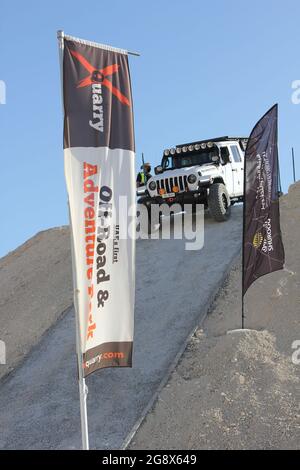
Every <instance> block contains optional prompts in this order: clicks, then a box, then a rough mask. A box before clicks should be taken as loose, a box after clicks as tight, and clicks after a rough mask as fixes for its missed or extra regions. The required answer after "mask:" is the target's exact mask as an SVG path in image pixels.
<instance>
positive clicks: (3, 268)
mask: <svg viewBox="0 0 300 470" xmlns="http://www.w3.org/2000/svg"><path fill="white" fill-rule="evenodd" d="M69 237H70V234H69V229H68V227H61V228H57V229H52V230H46V231H45V232H40V233H38V234H37V235H36V236H35V237H33V238H31V239H30V240H28V241H27V242H26V243H24V244H23V245H22V246H20V247H19V248H17V249H16V250H15V251H12V252H11V253H9V254H8V255H7V256H5V257H4V258H1V259H0V339H1V340H2V341H4V342H5V344H6V357H7V358H9V360H7V365H1V367H0V378H1V377H3V376H5V375H6V374H7V373H9V372H11V371H12V370H13V369H15V368H16V366H17V365H18V364H20V363H21V362H22V360H23V359H24V357H26V356H27V354H28V353H29V351H30V350H31V348H32V347H33V346H34V345H35V344H37V343H38V342H39V341H40V339H41V337H42V335H43V334H44V333H45V332H46V331H47V330H48V329H49V328H50V327H51V326H52V325H53V324H54V323H55V322H56V321H57V319H58V318H60V317H61V316H62V315H63V312H65V311H66V309H68V307H70V306H71V305H72V303H73V288H72V269H71V255H70V241H69Z"/></svg>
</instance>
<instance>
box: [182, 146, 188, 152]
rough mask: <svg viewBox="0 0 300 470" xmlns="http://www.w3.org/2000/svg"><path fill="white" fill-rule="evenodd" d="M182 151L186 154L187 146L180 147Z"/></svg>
mask: <svg viewBox="0 0 300 470" xmlns="http://www.w3.org/2000/svg"><path fill="white" fill-rule="evenodd" d="M182 151H183V152H184V153H185V152H187V146H186V145H184V146H183V147H182Z"/></svg>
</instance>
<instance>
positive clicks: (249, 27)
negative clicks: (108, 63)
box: [0, 0, 300, 256]
mask: <svg viewBox="0 0 300 470" xmlns="http://www.w3.org/2000/svg"><path fill="white" fill-rule="evenodd" d="M299 18H300V2H299V0H285V1H277V0H276V1H274V0H260V1H258V0H251V1H237V0H226V1H225V0H222V1H221V0H209V1H200V0H190V1H189V0H186V1H185V2H184V1H183V0H181V1H178V0H172V1H171V0H168V1H167V0H160V1H157V0H152V1H148V2H145V1H141V0H139V1H137V0H132V1H130V0H127V1H121V0H114V1H113V2H110V1H107V0H106V1H100V0H97V1H92V2H84V1H82V0H81V1H77V0H73V1H69V0H64V1H60V2H56V1H51V2H50V1H33V0H32V1H30V0H28V1H26V2H24V1H11V0H10V1H6V0H2V2H1V9H0V60H1V62H0V80H4V81H5V82H6V86H7V104H6V105H0V136H1V138H0V152H1V198H0V210H1V218H2V223H1V232H0V242H1V243H0V256H2V255H4V254H6V253H7V252H8V251H9V250H12V249H14V248H15V247H17V246H18V245H19V244H20V243H22V242H24V241H25V240H26V239H28V238H29V237H31V236H32V235H34V234H35V233H36V232H38V231H40V230H43V229H46V228H49V227H53V226H59V225H63V224H66V223H67V222H68V216H67V205H66V201H67V197H66V190H65V181H64V173H63V152H62V110H61V95H60V79H59V64H58V52H57V41H56V31H57V29H64V31H65V32H66V33H68V34H70V35H74V36H78V37H82V38H85V39H90V40H93V41H98V42H102V43H107V44H111V45H114V46H117V47H121V48H127V49H129V50H134V51H139V52H140V53H141V57H140V58H136V57H131V58H130V65H131V76H132V86H133V97H134V108H135V130H136V149H137V163H138V164H139V165H140V154H141V152H142V151H144V153H145V157H146V159H147V160H149V161H151V162H152V163H153V164H158V163H159V161H160V158H161V154H162V150H163V149H164V148H165V147H168V146H172V145H174V144H176V143H181V142H184V141H191V140H196V139H200V138H210V137H216V136H218V135H226V134H229V135H235V134H237V135H240V134H241V135H246V136H247V135H249V133H250V131H251V129H252V127H253V125H254V124H255V122H256V121H257V120H258V119H259V118H260V117H261V116H262V115H263V114H264V113H265V111H266V110H267V109H268V108H269V107H270V106H271V105H273V104H274V103H275V102H278V103H279V112H280V123H279V125H280V128H279V131H280V134H279V138H280V142H279V143H280V162H281V171H282V180H283V187H284V190H285V191H286V190H287V188H288V185H289V184H290V182H291V180H292V171H291V164H290V152H291V146H292V145H294V147H295V151H296V157H297V164H298V175H299V174H300V163H299V156H300V142H299V123H300V105H295V104H292V101H291V94H292V88H291V83H292V82H293V81H294V80H297V79H300V60H299V57H300V29H299ZM137 167H138V165H137Z"/></svg>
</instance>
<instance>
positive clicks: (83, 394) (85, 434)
mask: <svg viewBox="0 0 300 470" xmlns="http://www.w3.org/2000/svg"><path fill="white" fill-rule="evenodd" d="M57 39H58V45H59V59H60V76H61V85H62V103H63V102H64V101H63V100H64V96H63V52H64V32H63V31H58V32H57ZM63 114H64V107H63ZM69 220H70V234H71V249H72V271H73V286H74V310H75V319H76V351H77V361H78V383H79V399H80V420H81V436H82V449H83V450H89V431H88V417H87V394H88V388H87V386H86V384H85V379H84V377H83V367H82V351H81V339H80V323H79V303H78V295H79V293H80V290H79V289H78V288H77V282H76V275H75V266H74V261H75V258H74V240H73V231H72V218H71V213H70V204H69Z"/></svg>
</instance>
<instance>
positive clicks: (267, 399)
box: [130, 183, 300, 449]
mask: <svg viewBox="0 0 300 470" xmlns="http://www.w3.org/2000/svg"><path fill="white" fill-rule="evenodd" d="M281 225H282V232H283V240H284V245H285V251H286V267H285V269H284V270H282V271H278V272H275V273H272V274H270V275H267V276H264V277H262V278H260V279H259V280H258V281H256V283H254V284H253V285H252V286H251V288H250V289H249V291H248V293H247V294H246V298H245V305H246V328H249V329H250V331H247V332H238V331H237V332H233V333H231V334H227V332H228V330H232V329H235V328H240V327H241V262H240V260H238V261H237V264H236V265H235V266H234V267H233V269H232V271H231V273H230V275H229V277H228V279H227V281H226V283H225V285H224V286H223V289H222V290H221V292H220V294H219V296H218V298H217V299H216V300H215V303H214V305H213V306H212V308H211V311H210V315H209V316H208V317H207V319H206V321H205V323H204V325H202V326H201V328H200V329H198V331H197V333H196V334H195V335H194V337H193V338H192V339H191V341H190V343H189V345H188V347H187V349H186V351H185V353H184V355H183V357H182V359H181V361H180V363H179V365H178V366H177V368H176V370H175V371H174V372H173V374H172V376H171V378H170V380H169V382H168V384H167V385H166V387H165V388H164V389H163V390H162V392H161V393H160V396H159V398H158V400H157V402H156V404H155V406H154V408H153V409H152V411H151V412H150V413H149V414H148V415H147V417H146V419H145V420H144V422H143V424H142V426H141V427H140V429H139V430H138V432H137V434H136V435H135V436H134V438H133V441H132V442H131V445H130V447H131V448H143V449H144V448H145V449H176V448H177V449H178V448H179V449H297V448H299V446H300V410H299V386H300V380H299V373H300V365H296V364H293V362H292V353H293V349H292V343H293V341H295V340H300V323H299V305H300V250H299V233H300V183H296V184H295V185H292V186H291V187H290V189H289V193H288V195H285V196H284V197H282V198H281ZM251 330H252V331H251Z"/></svg>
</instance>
